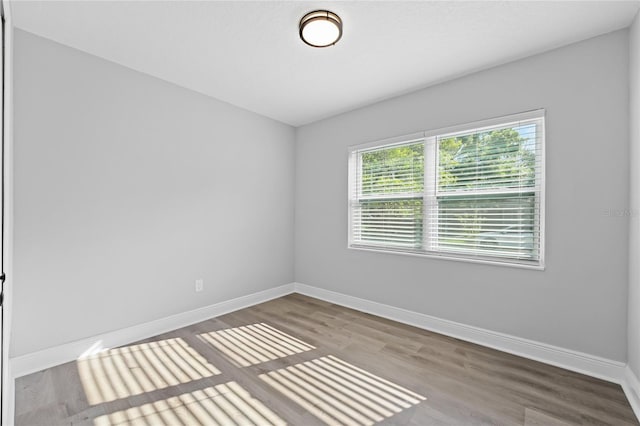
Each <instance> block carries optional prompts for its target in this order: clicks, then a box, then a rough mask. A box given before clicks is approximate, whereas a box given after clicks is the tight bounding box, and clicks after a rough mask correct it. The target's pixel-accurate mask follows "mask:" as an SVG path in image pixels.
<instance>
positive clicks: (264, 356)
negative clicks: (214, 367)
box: [200, 323, 315, 367]
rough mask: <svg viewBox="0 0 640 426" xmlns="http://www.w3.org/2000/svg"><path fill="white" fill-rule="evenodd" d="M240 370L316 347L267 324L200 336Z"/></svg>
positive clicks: (228, 329) (245, 326) (229, 329)
mask: <svg viewBox="0 0 640 426" xmlns="http://www.w3.org/2000/svg"><path fill="white" fill-rule="evenodd" d="M200 338H201V339H202V340H204V341H205V342H207V343H209V344H210V345H212V346H214V347H215V348H216V349H218V350H219V351H220V352H222V353H223V354H224V355H225V356H226V357H227V358H228V359H229V360H231V362H233V363H234V364H235V365H236V366H238V367H248V366H250V365H256V364H261V363H263V362H267V361H273V360H274V359H278V358H284V357H287V356H290V355H294V354H298V353H302V352H306V351H310V350H313V349H315V347H313V346H311V345H309V344H307V343H305V342H303V341H301V340H299V339H296V338H295V337H292V336H290V335H288V334H286V333H283V332H282V331H280V330H278V329H276V328H274V327H271V326H270V325H268V324H265V323H259V324H251V325H244V326H241V327H235V328H227V329H224V330H218V331H212V332H210V333H203V334H200Z"/></svg>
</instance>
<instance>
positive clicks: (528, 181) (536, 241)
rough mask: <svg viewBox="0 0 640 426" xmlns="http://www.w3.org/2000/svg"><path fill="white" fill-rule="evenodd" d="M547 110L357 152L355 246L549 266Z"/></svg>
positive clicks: (353, 170) (352, 166)
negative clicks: (545, 258) (546, 257)
mask: <svg viewBox="0 0 640 426" xmlns="http://www.w3.org/2000/svg"><path fill="white" fill-rule="evenodd" d="M543 178H544V111H543V110H538V111H532V112H528V113H523V114H517V115H513V116H509V117H503V118H499V119H493V120H487V121H484V122H480V123H473V124H470V125H465V126H458V127H456V128H454V129H446V130H442V131H435V132H424V133H421V134H417V135H412V136H406V137H401V138H396V139H393V140H385V141H381V142H375V143H371V144H366V145H358V146H355V147H352V148H351V149H350V159H349V186H350V189H349V247H351V248H362V249H372V250H383V251H394V252H399V253H409V254H422V255H433V256H442V257H447V258H457V259H466V260H474V261H483V262H499V263H508V264H517V265H525V266H532V267H542V266H543V251H544V250H543V248H544V244H543V229H544V223H543V222H544V214H543V213H544V194H543V187H544V185H543Z"/></svg>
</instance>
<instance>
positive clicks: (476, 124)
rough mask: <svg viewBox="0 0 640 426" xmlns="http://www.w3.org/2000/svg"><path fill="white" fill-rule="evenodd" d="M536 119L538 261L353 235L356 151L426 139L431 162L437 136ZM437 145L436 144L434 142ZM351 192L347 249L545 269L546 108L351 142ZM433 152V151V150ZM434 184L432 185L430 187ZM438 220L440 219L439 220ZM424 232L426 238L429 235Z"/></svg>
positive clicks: (435, 171) (427, 173) (349, 183)
mask: <svg viewBox="0 0 640 426" xmlns="http://www.w3.org/2000/svg"><path fill="white" fill-rule="evenodd" d="M533 119H542V121H541V123H540V124H539V128H536V131H539V132H541V135H542V140H541V144H540V182H539V195H538V197H539V200H538V202H539V211H540V214H539V216H538V218H537V219H538V220H539V223H540V227H539V228H540V231H539V252H538V257H539V259H538V260H537V261H527V260H518V259H503V260H502V259H499V258H495V257H483V256H473V255H465V254H457V255H452V254H451V253H438V252H437V251H429V252H425V251H413V250H410V249H397V250H396V249H393V248H392V247H385V246H381V247H380V248H376V247H375V246H371V245H359V244H357V243H354V242H353V241H352V235H353V217H352V213H353V212H352V208H351V202H352V200H351V194H353V192H352V190H353V189H354V188H353V185H354V183H355V182H354V179H351V176H354V173H355V170H353V167H356V164H354V163H357V162H355V161H351V156H352V155H353V153H354V151H363V150H367V149H372V150H373V149H375V148H379V147H381V146H387V147H388V146H392V145H396V144H397V145H403V144H406V143H409V142H413V141H416V142H417V141H423V143H424V144H425V164H428V163H427V161H432V160H433V159H432V158H431V157H429V158H426V156H432V155H436V156H437V154H436V153H435V149H427V148H426V146H427V145H428V144H432V143H433V142H435V139H436V138H437V136H441V135H446V136H448V137H449V136H454V135H455V134H456V133H461V134H464V133H466V132H469V131H470V130H474V131H478V132H480V131H483V130H488V129H491V128H492V127H504V126H508V125H509V124H512V123H513V124H515V123H517V122H519V121H524V120H533ZM433 145H434V148H435V147H436V144H435V143H433ZM347 149H348V164H349V166H348V167H349V169H348V188H347V189H348V192H347V228H348V229H347V232H348V234H347V248H348V249H351V250H359V251H369V252H374V253H386V254H397V255H407V256H417V257H426V258H432V259H442V260H453V261H458V262H467V263H479V264H487V265H498V266H507V267H514V268H523V269H531V270H539V271H544V270H545V254H546V253H545V251H546V250H545V246H546V228H545V225H546V221H545V215H546V162H547V159H546V110H545V109H544V108H540V109H535V110H530V111H525V112H521V113H517V114H510V115H505V116H500V117H493V118H489V119H485V120H478V121H473V122H470V123H464V124H458V125H454V126H448V127H442V128H438V129H432V130H425V131H420V132H414V133H409V134H405V135H399V136H394V137H390V138H385V139H380V140H376V141H370V142H365V143H361V144H356V145H350V146H349V147H348V148H347ZM430 151H433V153H430ZM432 170H433V171H432V172H427V171H426V170H425V176H424V179H425V182H424V183H425V185H424V190H423V199H424V201H425V204H424V215H425V223H426V221H427V220H432V219H428V216H429V215H427V214H426V213H427V211H428V209H429V206H428V205H427V203H426V201H427V198H428V196H427V191H431V190H432V189H433V190H435V189H436V188H435V186H436V180H435V178H436V177H437V170H435V168H432ZM432 174H436V176H435V177H434V178H433V179H432V180H433V182H431V181H429V183H428V182H427V180H428V178H427V176H431V175H432ZM432 186H433V188H431V187H432ZM436 220H437V219H436ZM426 234H428V233H427V232H425V233H424V235H425V236H424V237H423V238H427V237H426ZM424 243H425V244H426V245H425V247H427V246H430V242H429V241H427V240H425V241H424Z"/></svg>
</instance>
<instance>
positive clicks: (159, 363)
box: [77, 338, 220, 405]
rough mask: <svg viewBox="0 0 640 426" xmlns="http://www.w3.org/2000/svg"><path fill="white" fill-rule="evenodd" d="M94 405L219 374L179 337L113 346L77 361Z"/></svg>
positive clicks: (83, 384)
mask: <svg viewBox="0 0 640 426" xmlns="http://www.w3.org/2000/svg"><path fill="white" fill-rule="evenodd" d="M77 366H78V373H79V375H80V380H81V382H82V386H83V387H84V391H85V394H86V395H87V400H88V401H89V403H90V404H91V405H95V404H100V403H103V402H109V401H114V400H116V399H120V398H127V397H129V396H132V395H139V394H142V393H145V392H150V391H154V390H157V389H164V388H167V387H169V386H175V385H179V384H181V383H187V382H190V381H193V380H198V379H202V378H205V377H211V376H214V375H217V374H220V371H219V370H218V369H217V368H216V367H214V366H213V365H211V364H210V363H209V362H208V361H207V360H206V359H205V358H204V357H203V356H202V355H200V354H199V353H198V352H196V351H195V350H194V349H193V348H191V347H190V346H189V345H188V344H187V343H186V342H185V341H184V340H182V339H180V338H176V339H166V340H159V341H156V342H149V343H142V344H138V345H130V346H124V347H122V348H116V349H110V350H108V351H104V352H100V353H97V354H94V355H89V356H87V357H84V358H81V359H79V360H78V361H77Z"/></svg>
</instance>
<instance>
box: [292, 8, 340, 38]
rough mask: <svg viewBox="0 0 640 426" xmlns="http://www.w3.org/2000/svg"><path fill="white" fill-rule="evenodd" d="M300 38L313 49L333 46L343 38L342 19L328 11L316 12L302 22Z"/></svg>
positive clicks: (307, 15) (305, 16) (306, 16)
mask: <svg viewBox="0 0 640 426" xmlns="http://www.w3.org/2000/svg"><path fill="white" fill-rule="evenodd" d="M299 27H300V38H301V39H302V41H304V42H305V43H307V44H308V45H309V46H313V47H328V46H333V45H334V44H336V43H337V42H338V40H340V37H342V19H340V17H339V16H338V15H336V14H335V13H333V12H329V11H328V10H314V11H313V12H309V13H307V14H306V15H304V16H303V17H302V19H301V20H300V25H299Z"/></svg>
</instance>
